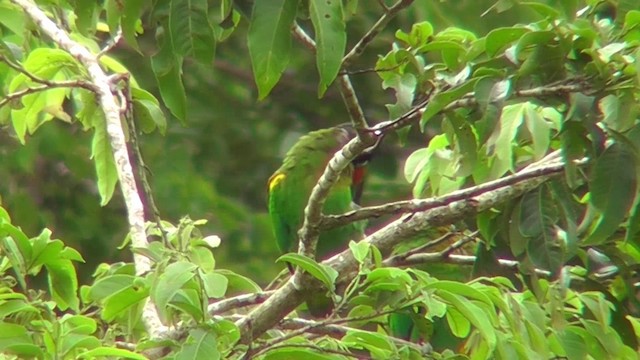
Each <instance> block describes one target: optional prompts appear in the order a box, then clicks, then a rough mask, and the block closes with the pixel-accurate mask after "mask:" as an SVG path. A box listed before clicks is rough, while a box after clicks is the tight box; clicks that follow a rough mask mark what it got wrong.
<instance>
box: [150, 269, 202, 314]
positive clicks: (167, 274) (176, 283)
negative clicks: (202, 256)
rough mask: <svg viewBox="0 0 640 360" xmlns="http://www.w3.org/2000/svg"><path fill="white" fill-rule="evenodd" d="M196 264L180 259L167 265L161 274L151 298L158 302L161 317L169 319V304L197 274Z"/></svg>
mask: <svg viewBox="0 0 640 360" xmlns="http://www.w3.org/2000/svg"><path fill="white" fill-rule="evenodd" d="M196 268H197V267H196V265H194V264H191V263H188V262H186V261H178V262H174V263H171V264H169V265H168V266H167V268H166V269H165V271H164V272H163V273H162V274H160V276H159V277H158V281H157V283H156V284H154V287H153V288H152V291H151V298H152V300H153V302H154V303H155V304H156V307H157V309H158V313H159V315H160V318H161V319H163V320H165V321H166V320H168V319H167V316H168V314H167V306H168V305H169V302H171V300H173V298H174V296H175V295H176V294H177V293H178V291H180V289H181V288H182V286H184V284H186V283H187V281H189V280H191V279H192V278H193V277H194V276H195V272H194V270H195V269H196Z"/></svg>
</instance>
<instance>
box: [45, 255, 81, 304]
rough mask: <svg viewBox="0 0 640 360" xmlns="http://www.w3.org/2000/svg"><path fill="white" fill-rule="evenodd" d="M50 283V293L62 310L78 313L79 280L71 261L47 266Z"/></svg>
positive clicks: (62, 260)
mask: <svg viewBox="0 0 640 360" xmlns="http://www.w3.org/2000/svg"><path fill="white" fill-rule="evenodd" d="M45 266H46V268H47V275H48V281H49V291H50V293H51V296H52V297H53V300H54V301H55V302H56V306H57V307H58V308H59V309H60V310H63V311H64V310H66V309H67V308H71V309H72V310H75V311H78V307H79V305H80V302H79V300H78V278H77V276H76V269H75V267H74V266H73V263H72V262H71V261H70V260H66V259H60V260H57V261H49V262H48V263H46V264H45Z"/></svg>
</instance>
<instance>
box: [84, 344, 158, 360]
mask: <svg viewBox="0 0 640 360" xmlns="http://www.w3.org/2000/svg"><path fill="white" fill-rule="evenodd" d="M101 357H104V358H110V359H113V358H118V359H134V360H146V359H147V357H146V356H144V355H140V354H136V353H134V352H133V351H129V350H125V349H118V348H113V347H107V346H101V347H97V348H95V349H91V350H88V351H85V352H83V353H80V354H78V358H80V359H95V358H101Z"/></svg>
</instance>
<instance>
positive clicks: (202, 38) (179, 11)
mask: <svg viewBox="0 0 640 360" xmlns="http://www.w3.org/2000/svg"><path fill="white" fill-rule="evenodd" d="M207 10H208V4H207V1H206V0H184V1H177V0H174V1H171V9H170V12H169V33H170V37H171V43H172V46H173V50H174V52H175V54H176V55H178V56H181V57H185V56H190V55H192V56H193V57H195V58H196V59H197V60H198V61H200V62H201V63H203V64H207V65H209V63H210V62H211V61H212V60H213V55H214V52H215V48H216V40H215V38H214V36H213V28H212V27H211V24H210V23H209V18H208V15H207Z"/></svg>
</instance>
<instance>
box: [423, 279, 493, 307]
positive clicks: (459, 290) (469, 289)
mask: <svg viewBox="0 0 640 360" xmlns="http://www.w3.org/2000/svg"><path fill="white" fill-rule="evenodd" d="M425 289H439V290H446V291H448V292H451V293H454V294H456V295H460V296H464V297H466V298H470V299H475V300H478V301H481V302H483V303H485V304H487V305H490V306H493V302H492V301H491V299H489V297H488V296H487V295H485V294H484V293H482V292H480V291H479V290H477V289H475V288H474V287H473V286H470V285H467V284H464V283H461V282H457V281H449V280H440V281H435V282H432V283H431V284H427V285H426V286H425Z"/></svg>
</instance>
